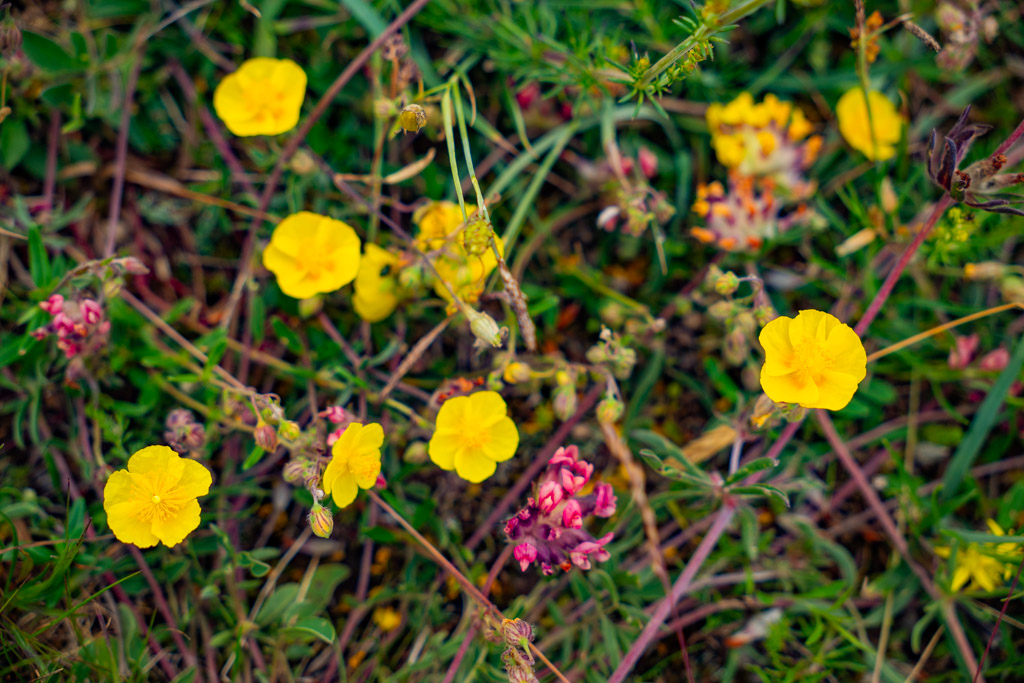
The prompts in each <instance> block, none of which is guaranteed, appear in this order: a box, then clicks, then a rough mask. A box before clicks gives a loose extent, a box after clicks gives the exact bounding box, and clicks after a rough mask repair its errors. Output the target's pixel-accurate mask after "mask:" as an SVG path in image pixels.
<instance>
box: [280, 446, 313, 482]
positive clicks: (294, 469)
mask: <svg viewBox="0 0 1024 683" xmlns="http://www.w3.org/2000/svg"><path fill="white" fill-rule="evenodd" d="M275 437H276V435H275ZM281 475H282V476H283V477H284V480H285V481H286V482H288V483H289V484H297V483H299V482H300V481H302V480H303V479H305V477H306V463H304V462H302V461H300V460H289V461H288V464H287V465H285V466H284V469H283V470H282V471H281Z"/></svg>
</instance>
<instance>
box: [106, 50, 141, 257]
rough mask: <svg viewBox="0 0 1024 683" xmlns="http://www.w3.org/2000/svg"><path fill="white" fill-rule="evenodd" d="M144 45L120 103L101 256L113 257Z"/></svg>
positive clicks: (137, 56) (130, 73) (136, 58)
mask: <svg viewBox="0 0 1024 683" xmlns="http://www.w3.org/2000/svg"><path fill="white" fill-rule="evenodd" d="M145 45H146V44H145V43H140V44H139V45H138V49H137V51H136V53H135V63H134V64H133V65H132V70H131V71H130V72H129V74H128V85H127V86H126V87H125V92H124V102H122V103H121V106H122V109H121V129H120V130H119V131H118V133H117V150H116V152H115V159H114V186H113V188H112V189H111V191H110V216H109V218H108V219H107V238H106V242H105V244H104V246H103V256H104V257H109V256H113V255H114V242H115V240H116V238H117V223H118V221H119V220H120V218H121V200H122V199H123V197H124V175H125V170H126V169H127V167H128V128H129V127H130V126H131V122H132V100H133V99H134V98H135V87H136V86H137V85H138V83H139V71H140V70H141V69H142V56H143V54H144V53H145V51H146V49H145Z"/></svg>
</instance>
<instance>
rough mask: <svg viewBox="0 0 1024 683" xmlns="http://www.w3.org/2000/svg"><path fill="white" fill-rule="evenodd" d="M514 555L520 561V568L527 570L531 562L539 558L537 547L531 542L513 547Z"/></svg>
mask: <svg viewBox="0 0 1024 683" xmlns="http://www.w3.org/2000/svg"><path fill="white" fill-rule="evenodd" d="M512 557H514V558H516V560H518V562H519V569H520V570H521V571H524V572H525V571H526V568H527V567H529V566H530V563H531V562H533V561H534V560H536V559H537V549H536V548H534V547H533V546H532V545H530V544H529V543H520V544H519V545H517V546H516V547H515V548H513V549H512Z"/></svg>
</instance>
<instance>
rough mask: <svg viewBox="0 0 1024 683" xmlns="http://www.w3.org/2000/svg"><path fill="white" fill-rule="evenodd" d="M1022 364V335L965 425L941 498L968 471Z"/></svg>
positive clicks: (950, 493)
mask: <svg viewBox="0 0 1024 683" xmlns="http://www.w3.org/2000/svg"><path fill="white" fill-rule="evenodd" d="M1021 366H1024V337H1021V338H1020V340H1018V342H1017V346H1016V348H1015V349H1014V350H1013V356H1012V357H1011V358H1010V362H1009V363H1007V364H1006V367H1005V368H1003V371H1002V372H1000V373H999V377H998V378H997V379H996V383H995V384H993V385H992V390H991V391H990V392H988V395H987V396H986V397H985V400H984V401H982V402H981V407H980V408H978V412H977V413H975V414H974V419H973V420H971V426H970V427H969V428H968V429H967V435H966V436H965V437H964V440H963V441H961V442H960V445H959V446H957V449H956V452H955V453H953V458H952V460H950V462H949V467H948V468H947V469H946V474H945V476H943V477H942V499H943V500H949V499H950V498H951V497H952V496H953V495H954V494H955V493H956V492H957V490H958V489H959V488H960V484H962V483H963V480H964V477H965V476H967V471H968V470H970V469H971V466H972V465H973V464H974V461H975V460H976V459H977V457H978V454H979V453H980V452H981V447H982V446H983V445H984V444H985V440H986V439H987V438H988V434H989V432H991V431H992V427H994V426H995V424H996V420H997V419H998V417H999V412H1000V410H1001V409H1002V407H1003V401H1004V400H1006V394H1007V392H1009V391H1010V385H1011V384H1013V381H1014V380H1015V379H1017V377H1018V375H1019V374H1020V369H1021Z"/></svg>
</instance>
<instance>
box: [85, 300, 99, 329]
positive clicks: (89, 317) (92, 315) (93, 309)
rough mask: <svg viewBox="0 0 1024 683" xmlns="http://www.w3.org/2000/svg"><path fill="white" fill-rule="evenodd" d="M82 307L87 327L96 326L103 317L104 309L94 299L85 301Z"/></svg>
mask: <svg viewBox="0 0 1024 683" xmlns="http://www.w3.org/2000/svg"><path fill="white" fill-rule="evenodd" d="M80 305H81V309H82V320H84V321H85V324H86V325H95V324H96V323H98V322H99V321H100V318H102V317H103V309H102V308H100V305H99V304H98V303H96V302H95V301H93V300H92V299H83V300H82V303H81V304H80Z"/></svg>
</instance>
